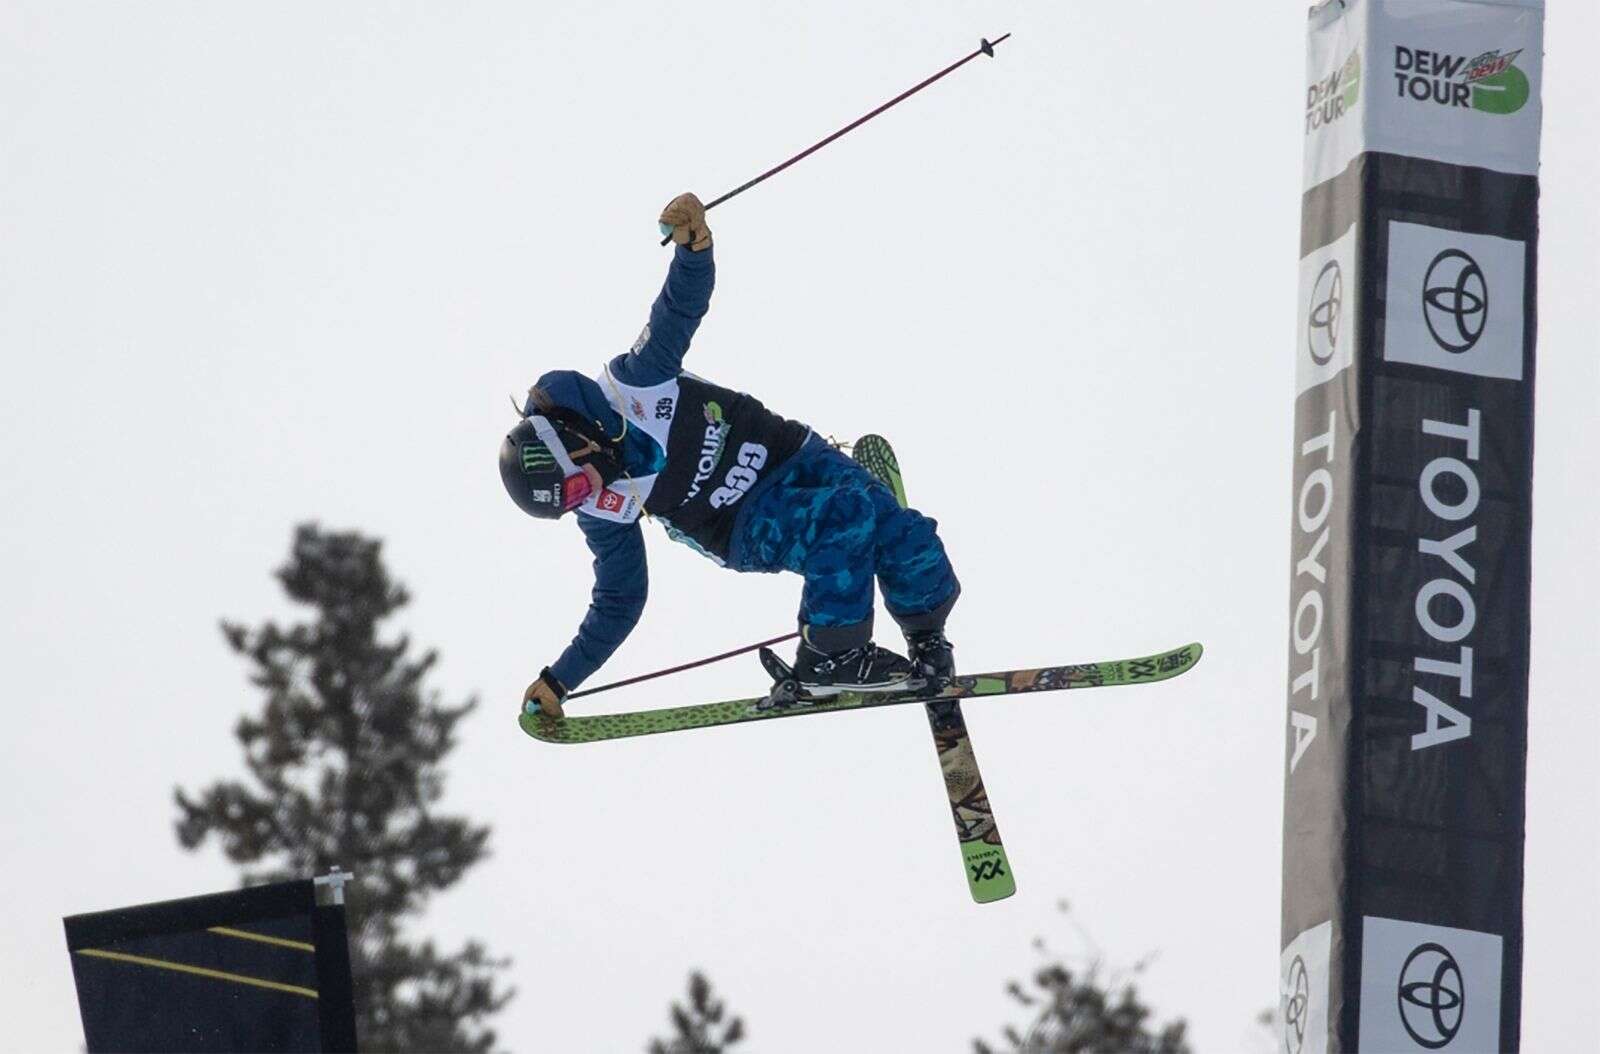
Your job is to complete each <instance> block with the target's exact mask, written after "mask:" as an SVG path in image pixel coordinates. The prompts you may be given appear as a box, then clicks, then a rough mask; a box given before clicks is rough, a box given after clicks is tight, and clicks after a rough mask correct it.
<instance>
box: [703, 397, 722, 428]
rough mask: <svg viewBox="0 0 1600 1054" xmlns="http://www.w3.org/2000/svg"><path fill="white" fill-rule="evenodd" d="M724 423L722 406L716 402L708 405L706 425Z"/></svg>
mask: <svg viewBox="0 0 1600 1054" xmlns="http://www.w3.org/2000/svg"><path fill="white" fill-rule="evenodd" d="M721 423H722V406H721V404H719V403H716V402H709V403H706V424H708V425H720V424H721Z"/></svg>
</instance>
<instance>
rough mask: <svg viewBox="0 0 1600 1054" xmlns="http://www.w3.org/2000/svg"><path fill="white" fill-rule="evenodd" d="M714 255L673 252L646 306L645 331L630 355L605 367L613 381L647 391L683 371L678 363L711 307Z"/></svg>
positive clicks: (677, 249) (679, 249)
mask: <svg viewBox="0 0 1600 1054" xmlns="http://www.w3.org/2000/svg"><path fill="white" fill-rule="evenodd" d="M714 251H715V250H714V249H704V250H702V251H700V252H692V251H690V250H689V249H687V248H685V247H684V246H682V245H679V246H676V247H675V248H674V249H673V252H672V264H671V266H670V267H668V268H667V281H666V283H665V284H664V285H663V286H662V287H661V293H660V295H658V296H657V297H656V302H655V303H654V304H652V305H651V306H650V325H649V326H648V327H646V329H645V331H644V333H643V334H641V337H642V339H641V340H640V341H639V343H638V345H637V346H635V347H634V349H633V350H632V351H630V352H628V353H627V354H626V355H619V356H617V357H616V358H615V359H613V360H612V362H611V372H612V373H613V374H615V375H616V378H617V380H619V381H621V382H623V383H624V384H633V385H638V386H639V387H648V386H650V385H652V384H660V383H661V382H662V381H667V380H671V379H672V378H674V377H676V376H677V375H678V374H679V373H681V372H682V371H683V357H684V355H685V354H687V353H688V351H689V342H690V341H691V340H693V339H694V333H695V330H697V329H699V328H700V320H701V319H702V318H704V317H705V314H706V311H707V309H709V308H710V306H711V290H712V288H713V287H714V286H715V285H716V283H717V265H716V263H715V261H713V260H712V258H711V254H712V253H713V252H714Z"/></svg>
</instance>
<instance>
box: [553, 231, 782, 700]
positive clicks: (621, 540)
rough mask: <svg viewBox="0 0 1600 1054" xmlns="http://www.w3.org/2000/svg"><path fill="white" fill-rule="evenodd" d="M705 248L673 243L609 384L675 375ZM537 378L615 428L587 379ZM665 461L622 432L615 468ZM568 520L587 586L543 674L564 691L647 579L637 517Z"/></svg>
mask: <svg viewBox="0 0 1600 1054" xmlns="http://www.w3.org/2000/svg"><path fill="white" fill-rule="evenodd" d="M712 251H713V250H712V249H709V248H707V249H705V250H703V251H701V252H692V251H690V250H689V249H687V248H686V247H684V246H681V245H680V246H677V247H675V249H674V251H673V257H672V264H671V266H670V267H669V268H668V270H667V279H666V282H665V284H664V285H663V286H662V288H661V292H660V294H659V295H658V296H657V297H656V299H655V303H654V304H652V305H651V308H650V323H649V325H648V326H647V327H646V329H645V330H644V332H643V333H642V334H640V339H639V341H638V342H637V343H636V344H635V345H634V346H633V348H632V350H630V351H628V352H627V353H625V354H622V355H618V356H617V357H616V358H614V359H612V360H611V362H610V364H609V367H610V370H611V375H612V377H614V378H615V379H616V380H617V381H619V382H621V383H622V384H625V385H630V386H637V387H648V386H650V385H654V384H660V383H662V382H664V381H668V380H671V379H672V378H674V377H677V376H678V375H679V374H680V373H682V372H683V357H684V355H685V353H687V352H688V350H689V342H690V341H691V340H692V339H693V337H694V334H695V331H696V330H697V329H699V328H700V320H701V319H702V318H704V317H705V314H706V311H707V309H708V308H709V307H710V305H711V290H712V287H713V286H714V285H715V284H716V264H715V262H714V261H713V259H712V255H711V254H712ZM537 383H538V385H539V387H540V388H542V389H543V390H544V391H545V392H546V393H548V394H549V396H550V397H551V399H552V400H554V401H555V402H556V403H557V404H558V405H561V406H565V407H568V408H569V409H573V410H578V411H580V412H582V413H584V414H586V415H588V416H590V417H593V418H595V419H597V420H599V421H600V422H601V423H602V424H604V425H605V427H606V429H607V430H608V431H610V432H611V433H612V434H616V433H617V432H619V431H622V427H623V419H622V416H621V415H620V414H618V413H617V412H616V411H615V410H613V409H612V408H611V405H610V404H609V403H608V402H607V401H606V397H605V393H604V392H603V391H602V390H601V388H600V385H599V384H598V383H596V382H595V381H594V380H593V379H591V378H589V377H586V376H584V375H583V374H581V373H577V372H576V371H573V370H555V371H552V372H550V373H546V374H545V375H544V376H542V377H540V378H539V380H538V382H537ZM525 412H527V413H533V412H534V408H533V407H532V406H531V405H529V406H527V407H525ZM665 460H666V452H665V451H664V450H663V449H662V448H661V447H660V446H659V445H657V443H656V442H655V440H653V439H651V438H650V436H648V435H646V434H645V433H644V431H643V430H641V429H638V428H629V429H628V430H627V432H626V435H625V436H624V438H623V467H624V469H625V470H626V471H627V472H628V474H629V475H630V476H634V477H642V476H647V475H649V474H651V473H653V472H656V471H659V470H660V469H661V467H662V465H663V464H664V463H665ZM776 475H777V473H771V474H769V475H768V476H767V477H766V478H764V479H762V480H761V481H760V482H758V483H757V484H756V486H755V487H754V488H753V489H752V490H751V492H750V494H749V495H748V496H747V498H746V501H745V502H744V504H745V506H746V507H749V506H751V505H753V504H754V500H753V499H754V498H755V496H756V494H757V493H758V492H759V491H762V490H765V489H766V486H767V485H768V484H770V483H771V482H772V480H773V479H774V478H775V477H776ZM742 511H743V510H741V512H742ZM574 518H575V519H576V520H577V521H578V527H579V528H580V529H581V530H582V531H583V536H584V540H585V541H586V542H587V543H588V545H589V551H590V552H592V553H593V554H594V590H593V592H592V593H591V595H590V601H589V610H588V613H587V614H586V615H585V616H584V619H583V622H582V624H581V625H580V626H579V627H578V634H577V636H576V637H574V638H573V639H572V643H571V644H569V645H568V646H567V648H566V650H565V651H563V652H562V653H561V656H560V658H558V659H557V660H556V661H555V662H553V663H551V664H550V672H551V673H552V674H554V675H555V677H556V679H557V680H559V681H560V682H561V684H562V685H563V686H564V687H566V688H567V689H569V690H571V689H573V688H576V687H577V686H578V685H579V684H581V683H583V681H584V680H586V679H587V678H588V677H589V676H590V675H591V674H593V673H594V672H595V671H596V670H598V669H599V668H600V667H601V666H602V665H603V664H604V663H605V661H606V660H607V659H609V658H610V657H611V655H612V653H613V652H615V651H616V650H617V648H618V647H619V646H620V645H621V644H622V642H623V641H624V640H626V639H627V637H628V634H629V633H631V632H632V631H633V628H634V626H636V625H637V624H638V622H639V616H640V615H641V614H642V613H643V612H644V604H645V598H646V596H647V595H648V584H649V575H648V572H647V569H646V565H645V547H644V532H643V530H642V529H641V527H640V524H639V523H638V521H635V522H633V523H627V524H623V523H612V522H608V521H606V520H601V519H596V518H594V517H591V516H583V515H578V516H575V517H574ZM736 522H737V521H736Z"/></svg>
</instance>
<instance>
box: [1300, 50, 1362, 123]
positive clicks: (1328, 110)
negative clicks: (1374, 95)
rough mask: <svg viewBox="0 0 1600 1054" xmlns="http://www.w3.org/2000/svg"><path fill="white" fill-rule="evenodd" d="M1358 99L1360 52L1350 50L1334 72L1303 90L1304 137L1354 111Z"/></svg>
mask: <svg viewBox="0 0 1600 1054" xmlns="http://www.w3.org/2000/svg"><path fill="white" fill-rule="evenodd" d="M1360 98H1361V52H1359V51H1352V52H1350V54H1349V56H1348V57H1347V58H1346V59H1345V60H1344V63H1343V64H1342V65H1340V67H1339V68H1338V69H1337V70H1334V71H1333V73H1331V74H1329V75H1328V76H1326V77H1324V78H1323V79H1322V80H1320V81H1317V83H1315V84H1313V85H1311V86H1310V87H1309V88H1307V89H1306V135H1310V134H1311V133H1312V132H1315V131H1316V130H1317V129H1319V128H1322V127H1323V126H1324V125H1330V124H1332V123H1333V122H1335V121H1337V120H1338V119H1339V118H1341V117H1343V116H1344V115H1345V114H1347V113H1349V112H1350V111H1351V110H1353V109H1355V106H1356V101H1357V100H1358V99H1360Z"/></svg>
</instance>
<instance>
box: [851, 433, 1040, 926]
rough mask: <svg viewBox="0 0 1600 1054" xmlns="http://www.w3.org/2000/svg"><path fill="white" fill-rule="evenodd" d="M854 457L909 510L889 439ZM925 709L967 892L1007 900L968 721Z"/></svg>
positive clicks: (956, 712) (981, 899) (1007, 871)
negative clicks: (964, 873) (963, 870)
mask: <svg viewBox="0 0 1600 1054" xmlns="http://www.w3.org/2000/svg"><path fill="white" fill-rule="evenodd" d="M850 454H851V456H852V457H854V458H855V459H856V461H858V462H859V463H860V464H861V466H862V467H863V468H865V469H866V470H867V471H868V472H870V473H872V475H873V476H875V477H876V478H877V479H878V480H879V482H881V483H883V484H884V485H885V486H887V487H888V488H889V489H890V490H892V491H894V498H895V501H897V502H899V503H900V507H901V508H902V509H903V508H905V507H906V504H907V503H906V486H905V480H904V479H903V478H902V477H901V475H900V459H899V458H897V457H895V454H894V447H892V446H890V445H889V441H888V440H887V439H885V438H884V437H883V436H880V435H864V436H862V437H861V438H860V439H858V440H856V441H855V443H854V444H852V446H851V450H850ZM925 709H926V710H927V714H928V726H929V728H930V729H931V730H932V731H933V745H934V748H935V750H937V751H938V755H939V771H940V773H941V774H942V775H943V776H944V785H945V792H946V794H947V795H948V796H949V799H950V815H951V817H952V818H953V819H954V820H955V824H956V839H957V840H958V842H959V844H960V848H961V862H962V864H963V865H964V866H965V868H966V874H967V890H968V891H969V892H970V893H971V894H972V899H973V900H975V901H977V902H978V903H979V904H988V903H991V902H993V901H996V900H1004V899H1005V898H1006V897H1009V896H1011V895H1012V894H1013V893H1015V892H1016V891H1017V883H1016V879H1014V878H1013V877H1012V876H1011V861H1010V860H1008V859H1006V847H1005V845H1004V843H1002V842H1001V841H1000V828H999V826H998V825H997V824H996V823H995V819H994V810H993V809H991V808H990V807H989V793H988V791H986V790H985V789H984V786H983V773H982V772H980V771H979V770H978V758H977V755H976V754H974V753H973V750H972V738H971V736H969V735H968V734H967V719H966V718H965V717H964V716H963V715H962V713H961V704H960V703H959V702H956V701H954V700H951V701H949V702H940V703H929V704H927V706H926V708H925Z"/></svg>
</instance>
